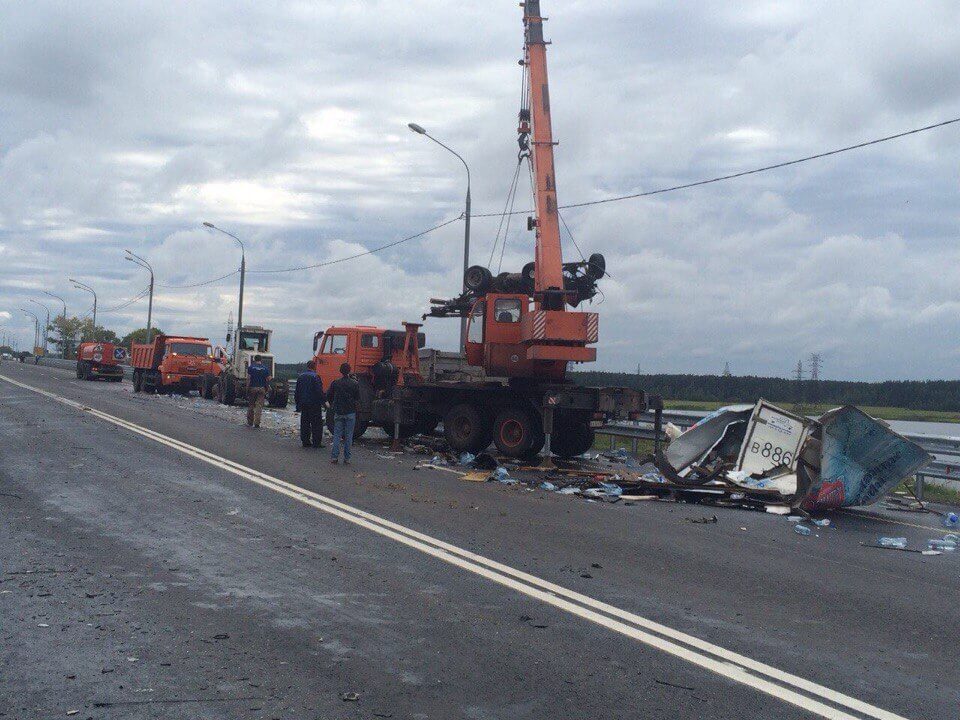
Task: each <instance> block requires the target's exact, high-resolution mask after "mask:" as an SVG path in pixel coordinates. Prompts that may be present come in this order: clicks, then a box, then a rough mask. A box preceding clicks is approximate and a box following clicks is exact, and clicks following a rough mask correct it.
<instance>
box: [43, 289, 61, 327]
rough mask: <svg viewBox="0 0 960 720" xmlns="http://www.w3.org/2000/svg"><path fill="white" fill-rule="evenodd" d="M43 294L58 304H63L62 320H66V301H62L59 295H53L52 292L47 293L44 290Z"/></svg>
mask: <svg viewBox="0 0 960 720" xmlns="http://www.w3.org/2000/svg"><path fill="white" fill-rule="evenodd" d="M43 294H44V295H49V296H50V297H52V298H53V299H54V300H59V301H60V302H62V303H63V319H64V320H66V319H67V301H66V300H64V299H63V298H62V297H60V296H59V295H54V294H53V293H52V292H47V291H46V290H44V291H43Z"/></svg>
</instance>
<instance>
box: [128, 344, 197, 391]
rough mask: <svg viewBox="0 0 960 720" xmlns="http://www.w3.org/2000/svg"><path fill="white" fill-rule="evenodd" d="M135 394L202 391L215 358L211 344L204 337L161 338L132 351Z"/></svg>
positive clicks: (136, 346)
mask: <svg viewBox="0 0 960 720" xmlns="http://www.w3.org/2000/svg"><path fill="white" fill-rule="evenodd" d="M131 356H132V363H131V364H132V365H133V390H134V392H152V393H172V392H181V393H187V392H190V391H191V390H200V389H201V383H202V380H203V376H204V375H205V374H207V373H209V372H211V370H210V366H211V364H213V363H214V362H215V361H214V359H213V348H211V347H210V341H209V340H208V339H207V338H201V337H186V336H175V335H157V336H156V337H154V338H153V342H150V343H144V344H135V345H134V346H133V348H132V352H131Z"/></svg>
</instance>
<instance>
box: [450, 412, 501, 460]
mask: <svg viewBox="0 0 960 720" xmlns="http://www.w3.org/2000/svg"><path fill="white" fill-rule="evenodd" d="M443 434H444V437H446V439H447V442H448V443H450V447H451V448H452V449H453V450H455V451H456V452H469V453H474V454H476V453H478V452H481V451H482V450H486V449H487V448H488V447H489V446H490V440H491V439H492V434H493V432H492V428H491V427H490V421H489V419H488V418H487V417H486V415H485V414H484V413H483V412H481V411H480V410H478V409H477V407H476V406H475V405H471V404H470V403H461V404H459V405H454V406H453V407H452V408H450V409H449V410H447V413H446V415H444V416H443Z"/></svg>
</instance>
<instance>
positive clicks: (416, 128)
mask: <svg viewBox="0 0 960 720" xmlns="http://www.w3.org/2000/svg"><path fill="white" fill-rule="evenodd" d="M407 127H408V128H410V129H411V130H412V131H413V132H415V133H416V134H417V135H423V136H424V137H428V138H430V139H431V140H433V141H434V142H435V143H436V144H437V145H439V146H440V147H442V148H443V149H444V150H447V151H448V152H450V153H452V154H453V155H455V156H456V157H457V159H458V160H459V161H460V162H462V163H463V167H464V168H465V169H466V171H467V202H466V210H465V211H464V214H463V220H464V222H463V279H464V284H463V289H464V290H466V289H467V284H466V279H467V268H468V267H469V266H470V166H469V165H467V161H466V160H464V159H463V157H462V156H461V155H460V153H458V152H457V151H456V150H454V149H453V148H450V147H447V146H446V145H444V144H443V143H442V142H440V141H439V140H437V139H436V138H435V137H434V136H433V135H431V134H430V133H428V132H427V131H426V130H424V129H423V127H422V126H421V125H417V124H416V123H407ZM466 347H467V318H466V316H463V317H461V318H460V352H466Z"/></svg>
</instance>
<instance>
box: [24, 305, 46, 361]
mask: <svg viewBox="0 0 960 720" xmlns="http://www.w3.org/2000/svg"><path fill="white" fill-rule="evenodd" d="M29 301H30V302H32V303H33V304H34V305H39V306H40V307H42V308H43V309H44V310H46V312H47V324H46V325H44V326H43V336H42V338H41V339H42V340H43V354H44V355H46V354H47V349H48V348H47V346H48V345H49V342H48V340H49V338H50V308H48V307H47V306H46V305H44V304H43V303H42V302H37V301H36V300H34V299H33V298H29Z"/></svg>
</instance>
